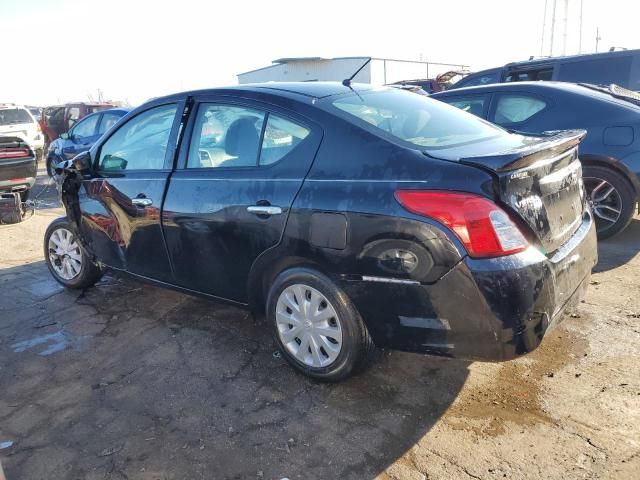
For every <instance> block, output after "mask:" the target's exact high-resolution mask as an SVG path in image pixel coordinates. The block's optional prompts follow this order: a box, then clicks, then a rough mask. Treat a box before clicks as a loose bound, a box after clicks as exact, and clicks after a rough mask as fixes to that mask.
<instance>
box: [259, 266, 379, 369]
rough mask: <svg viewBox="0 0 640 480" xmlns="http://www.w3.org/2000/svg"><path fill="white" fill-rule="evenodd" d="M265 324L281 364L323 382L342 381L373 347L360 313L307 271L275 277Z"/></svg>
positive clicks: (336, 290) (318, 276)
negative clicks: (284, 363)
mask: <svg viewBox="0 0 640 480" xmlns="http://www.w3.org/2000/svg"><path fill="white" fill-rule="evenodd" d="M267 319H268V321H269V323H270V325H271V328H272V329H273V333H274V337H275V340H276V342H277V344H278V346H279V347H280V350H281V351H282V353H283V355H284V357H285V359H286V360H287V361H288V362H289V363H290V364H291V365H292V366H293V367H294V368H296V369H297V370H299V371H300V372H302V373H304V374H305V375H308V376H310V377H313V378H316V379H319V380H324V381H338V380H342V379H344V378H346V377H348V376H349V375H351V374H352V373H354V372H356V371H357V370H359V369H361V368H363V367H365V366H367V365H368V364H369V363H370V361H371V357H372V354H373V352H374V351H375V346H374V344H373V340H372V339H371V337H370V336H369V332H368V331H367V328H366V326H365V325H364V323H363V321H362V318H361V317H360V314H359V313H358V311H357V310H356V308H355V307H354V305H353V304H352V303H351V301H350V300H349V298H348V297H347V295H346V294H345V293H344V292H343V291H342V290H340V289H339V288H338V287H337V286H336V285H335V284H334V283H333V282H332V281H331V280H330V279H329V278H328V277H326V276H325V275H322V274H321V273H319V272H316V271H314V270H311V269H307V268H293V269H290V270H286V271H285V272H283V273H281V274H280V275H279V276H278V278H276V280H275V282H274V284H273V286H272V287H271V290H270V291H269V295H268V300H267Z"/></svg>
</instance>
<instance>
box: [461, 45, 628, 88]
mask: <svg viewBox="0 0 640 480" xmlns="http://www.w3.org/2000/svg"><path fill="white" fill-rule="evenodd" d="M537 80H555V81H559V82H572V83H591V84H594V85H610V84H612V83H614V84H616V85H619V86H621V87H624V88H627V89H629V90H634V91H640V50H623V51H617V52H606V53H592V54H585V55H572V56H569V57H550V58H538V59H535V60H529V61H526V62H515V63H508V64H507V65H505V66H504V67H498V68H491V69H488V70H482V71H480V72H476V73H472V74H471V75H468V76H466V77H465V78H463V79H462V80H460V81H458V82H456V83H454V84H453V85H452V86H451V87H450V88H449V89H457V88H462V87H475V86H479V85H488V84H491V83H503V82H524V81H537Z"/></svg>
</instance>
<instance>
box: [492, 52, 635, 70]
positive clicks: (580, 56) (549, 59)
mask: <svg viewBox="0 0 640 480" xmlns="http://www.w3.org/2000/svg"><path fill="white" fill-rule="evenodd" d="M638 54H640V49H635V50H617V51H615V52H600V53H580V54H576V55H565V56H563V57H541V58H532V59H531V60H520V61H517V62H511V63H507V64H506V65H504V67H505V68H513V67H521V66H529V65H531V66H534V65H546V64H549V63H556V62H565V61H573V60H591V59H596V58H610V57H624V56H626V55H638Z"/></svg>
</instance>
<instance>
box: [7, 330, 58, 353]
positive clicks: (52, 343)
mask: <svg viewBox="0 0 640 480" xmlns="http://www.w3.org/2000/svg"><path fill="white" fill-rule="evenodd" d="M46 344H48V346H47V347H46V348H45V349H44V350H42V351H41V352H38V355H42V356H45V357H46V356H47V355H51V354H52V353H56V352H59V351H61V350H64V349H65V348H66V347H67V345H68V344H69V341H68V339H67V337H66V335H65V334H64V333H63V332H56V333H50V334H47V335H38V336H37V337H33V338H31V339H29V340H23V341H22V342H17V343H14V344H13V345H11V348H12V349H13V351H14V352H15V353H22V352H24V351H25V350H28V349H30V348H34V347H38V346H40V345H46Z"/></svg>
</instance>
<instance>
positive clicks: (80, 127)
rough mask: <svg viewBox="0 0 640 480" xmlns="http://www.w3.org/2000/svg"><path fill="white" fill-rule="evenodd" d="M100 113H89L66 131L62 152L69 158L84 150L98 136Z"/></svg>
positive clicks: (88, 147) (87, 148)
mask: <svg viewBox="0 0 640 480" xmlns="http://www.w3.org/2000/svg"><path fill="white" fill-rule="evenodd" d="M99 121H100V114H95V115H89V116H88V117H84V118H83V119H82V120H79V121H78V123H76V124H75V125H74V126H73V128H71V130H69V132H68V137H69V138H67V139H65V140H64V143H63V145H62V154H63V155H64V157H65V159H67V160H69V159H71V158H73V157H75V156H76V155H78V154H79V153H81V152H86V151H87V150H89V149H90V148H91V146H92V145H93V144H94V143H95V141H96V140H97V139H98V138H99V137H100V135H98V134H97V128H98V123H99Z"/></svg>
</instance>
